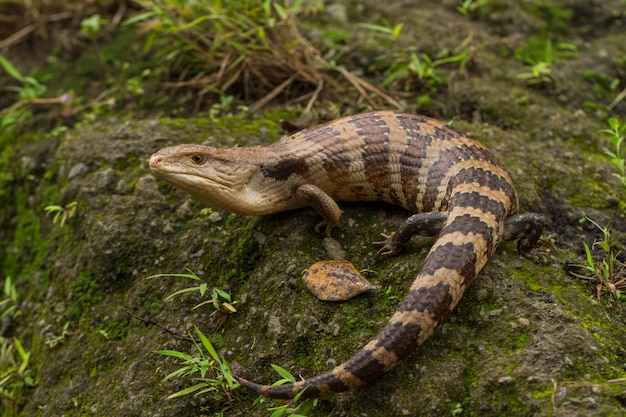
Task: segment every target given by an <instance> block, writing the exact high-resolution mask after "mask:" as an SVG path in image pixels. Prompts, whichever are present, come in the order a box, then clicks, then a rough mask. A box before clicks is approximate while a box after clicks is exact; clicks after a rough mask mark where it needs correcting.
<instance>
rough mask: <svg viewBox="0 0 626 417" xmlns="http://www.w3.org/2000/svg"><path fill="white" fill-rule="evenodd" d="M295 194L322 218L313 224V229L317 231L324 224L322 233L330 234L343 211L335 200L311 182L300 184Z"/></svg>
mask: <svg viewBox="0 0 626 417" xmlns="http://www.w3.org/2000/svg"><path fill="white" fill-rule="evenodd" d="M296 195H297V196H298V197H300V198H302V199H304V200H305V201H306V202H307V203H309V204H310V205H311V207H313V209H315V211H316V212H318V213H319V214H320V215H321V216H322V217H323V218H324V220H322V221H321V222H320V223H319V224H318V225H317V226H315V231H316V232H319V231H320V230H322V227H324V226H326V229H325V230H324V234H325V235H326V236H330V232H331V231H332V230H333V228H334V227H335V226H336V225H337V223H339V219H340V218H341V214H342V213H343V212H342V211H341V209H340V208H339V206H338V205H337V203H336V202H335V200H333V198H332V197H331V196H329V195H328V194H326V193H325V192H324V191H323V190H322V189H321V188H319V187H316V186H315V185H312V184H304V185H300V186H299V187H298V188H296Z"/></svg>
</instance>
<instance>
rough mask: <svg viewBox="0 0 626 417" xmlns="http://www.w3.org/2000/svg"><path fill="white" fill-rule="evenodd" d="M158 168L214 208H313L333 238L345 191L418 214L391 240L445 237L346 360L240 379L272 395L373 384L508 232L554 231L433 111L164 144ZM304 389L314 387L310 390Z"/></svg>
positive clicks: (397, 245)
mask: <svg viewBox="0 0 626 417" xmlns="http://www.w3.org/2000/svg"><path fill="white" fill-rule="evenodd" d="M149 165H150V168H151V170H152V171H153V173H154V174H155V175H156V176H158V177H160V178H161V179H163V180H165V182H167V183H170V184H171V185H174V186H175V187H178V188H180V189H182V190H184V191H186V192H187V193H189V194H190V195H191V196H192V197H193V198H195V199H197V200H199V201H201V202H204V203H206V204H208V205H209V206H212V207H215V208H218V209H223V210H226V211H230V212H233V213H238V214H243V215H270V214H273V213H278V212H281V211H286V210H293V209H298V208H302V207H307V206H311V207H313V208H314V209H315V210H316V211H317V212H318V213H319V214H320V215H321V216H322V218H323V221H322V222H321V223H319V224H318V225H317V227H316V230H317V231H321V230H322V229H323V231H324V233H325V234H326V235H327V236H330V233H331V231H332V230H333V228H334V227H335V226H336V225H337V223H338V222H339V219H340V217H341V214H342V211H341V209H340V208H339V206H338V204H337V201H382V202H387V203H391V204H394V205H398V206H401V207H403V208H405V209H407V210H409V211H410V212H412V213H414V214H412V215H411V216H410V217H408V219H407V220H406V221H405V222H404V223H403V224H402V225H401V226H400V227H399V228H398V230H397V231H396V232H394V233H392V234H390V235H383V237H384V241H382V242H377V244H378V245H379V246H381V247H380V250H379V251H378V252H377V255H378V256H379V257H387V256H393V255H396V254H399V253H400V252H402V251H403V250H404V249H405V248H406V247H407V246H408V245H409V243H410V240H411V237H412V236H413V235H423V236H436V235H438V237H437V239H436V240H435V242H434V244H433V246H432V247H431V249H430V251H429V253H428V255H427V256H426V259H425V261H424V263H423V265H422V268H421V270H420V271H419V273H418V275H417V277H416V278H415V280H414V281H413V283H412V284H411V286H410V288H409V291H408V294H407V295H406V297H405V298H404V299H403V301H402V302H401V303H400V304H399V306H398V307H397V310H396V312H395V313H394V314H393V316H392V317H391V319H390V320H389V321H388V322H387V324H386V325H385V326H384V328H383V329H382V330H381V331H380V333H379V334H378V335H377V336H376V337H375V338H374V339H372V340H371V341H370V342H369V343H367V344H366V345H365V346H364V347H363V348H362V349H361V350H360V351H358V352H357V353H356V354H355V355H354V356H352V358H350V359H349V360H347V361H346V362H344V363H342V364H340V365H338V366H336V367H334V368H333V369H332V370H329V371H327V372H325V373H322V374H319V375H317V376H314V377H312V378H308V379H304V380H301V381H297V382H294V383H289V384H286V385H281V386H268V385H262V384H257V383H255V382H251V381H249V380H247V379H245V378H243V377H241V376H239V375H236V376H235V377H236V379H237V380H238V381H239V382H240V383H241V384H242V385H243V386H245V387H247V388H250V389H252V390H253V391H255V392H256V393H258V394H261V395H264V396H267V397H273V398H283V399H288V398H293V397H295V396H296V395H298V394H299V393H300V398H313V397H322V396H328V395H332V394H335V393H339V392H343V391H347V390H351V389H355V388H357V387H360V386H362V385H364V384H366V383H369V382H371V381H373V380H375V379H376V378H378V377H379V376H381V375H382V374H384V373H386V372H387V371H389V370H390V369H392V368H393V367H394V366H396V365H397V364H398V363H399V362H400V361H401V360H402V359H404V358H405V357H407V356H408V355H409V354H410V353H411V352H413V351H414V350H416V349H417V347H418V346H420V345H421V344H423V343H424V342H425V341H426V340H427V339H428V338H429V337H430V336H431V335H432V334H433V332H434V330H435V328H436V327H437V326H438V325H439V324H441V323H442V322H443V321H444V320H445V319H446V318H447V317H448V316H449V315H450V313H451V312H452V310H453V309H454V307H455V306H456V305H457V304H458V302H459V301H460V299H461V297H462V296H463V294H464V293H465V291H466V290H467V289H468V287H469V286H470V284H471V283H472V282H473V281H474V280H475V278H476V276H477V275H478V273H479V272H480V271H481V270H482V269H483V267H484V266H485V264H486V263H487V260H488V259H489V258H490V257H491V256H492V255H493V253H494V252H495V250H496V247H497V246H498V244H499V243H500V242H501V241H510V240H517V249H518V252H519V253H520V254H522V255H525V254H528V253H529V251H530V250H531V248H532V247H533V246H534V245H535V243H537V241H538V239H539V238H540V236H541V234H542V232H543V229H544V223H545V221H544V219H543V217H542V216H541V215H539V214H536V213H525V214H517V211H518V197H517V193H516V190H515V188H514V186H513V184H512V180H511V177H510V175H509V173H508V172H507V171H506V170H505V169H504V168H503V166H502V165H501V163H500V162H499V161H498V160H497V159H496V157H495V156H494V155H493V154H492V153H491V152H490V151H489V150H488V149H487V148H486V147H484V146H483V145H482V144H481V143H479V142H478V141H476V140H473V139H470V138H469V137H467V136H465V135H463V134H461V133H459V132H457V131H455V130H453V129H452V128H450V127H449V126H447V125H446V124H445V123H443V122H440V121H437V120H435V119H432V118H428V117H426V116H421V115H416V114H409V113H402V112H396V111H373V112H365V113H361V114H357V115H353V116H348V117H344V118H340V119H336V120H332V121H329V122H327V123H324V124H321V125H317V126H314V127H310V128H307V129H305V130H302V131H300V132H297V133H295V134H292V135H291V136H285V137H283V138H282V139H281V140H279V141H277V142H275V143H273V144H270V145H267V146H249V147H235V148H215V147H210V146H204V145H197V144H184V145H177V146H172V147H167V148H164V149H161V150H159V151H157V152H156V153H154V154H153V155H152V156H151V158H150V162H149ZM302 391H304V392H302Z"/></svg>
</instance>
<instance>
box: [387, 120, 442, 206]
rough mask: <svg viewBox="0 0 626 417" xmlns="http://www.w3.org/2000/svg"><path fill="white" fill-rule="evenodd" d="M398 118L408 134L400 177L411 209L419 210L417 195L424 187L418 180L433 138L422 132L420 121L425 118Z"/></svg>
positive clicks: (401, 160)
mask: <svg viewBox="0 0 626 417" xmlns="http://www.w3.org/2000/svg"><path fill="white" fill-rule="evenodd" d="M396 118H397V120H398V123H399V125H400V126H401V127H402V129H404V132H405V134H406V147H405V150H404V153H403V154H402V155H400V178H401V181H402V189H403V192H404V198H405V200H406V202H407V205H408V207H407V208H408V209H409V210H412V211H418V207H417V196H418V195H419V192H420V187H422V186H421V185H420V183H419V181H418V178H419V170H420V169H421V168H422V164H423V162H424V159H425V158H426V150H427V148H428V147H430V146H432V142H433V138H432V136H430V135H428V134H424V133H423V132H422V129H421V126H420V123H423V122H425V121H426V119H425V118H420V117H410V116H409V115H406V114H398V115H396Z"/></svg>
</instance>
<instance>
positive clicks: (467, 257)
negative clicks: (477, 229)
mask: <svg viewBox="0 0 626 417" xmlns="http://www.w3.org/2000/svg"><path fill="white" fill-rule="evenodd" d="M446 231H447V228H446V230H444V233H445V232H446ZM441 267H445V268H447V269H453V270H455V271H457V272H458V273H459V274H460V275H461V276H462V277H465V278H470V279H473V278H474V275H476V254H475V253H474V244H473V243H472V242H465V243H459V244H454V243H452V242H447V243H445V244H443V245H440V246H437V247H436V248H435V249H433V251H432V252H431V253H430V254H429V255H428V258H427V259H426V262H424V266H423V267H422V270H421V271H420V273H422V274H426V275H432V274H434V273H435V271H436V270H437V269H439V268H441Z"/></svg>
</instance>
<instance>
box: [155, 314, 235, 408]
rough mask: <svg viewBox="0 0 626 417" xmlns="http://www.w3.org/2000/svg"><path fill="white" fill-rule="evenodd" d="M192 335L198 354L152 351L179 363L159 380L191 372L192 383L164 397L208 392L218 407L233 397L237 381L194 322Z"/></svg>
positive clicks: (223, 405) (226, 362)
mask: <svg viewBox="0 0 626 417" xmlns="http://www.w3.org/2000/svg"><path fill="white" fill-rule="evenodd" d="M194 329H195V332H196V335H197V336H198V338H199V339H200V342H199V343H198V342H197V341H196V339H195V338H194V337H193V336H192V335H190V337H191V340H192V341H193V344H194V346H195V348H196V352H197V353H198V355H199V357H196V356H191V355H189V354H186V353H183V352H179V351H175V350H157V351H155V352H154V353H158V354H159V355H165V356H171V357H174V358H177V359H179V360H180V364H181V365H183V366H182V367H181V368H179V369H178V370H176V371H174V372H172V373H170V374H168V375H167V376H166V377H165V378H164V379H163V381H167V380H168V379H172V378H178V377H188V376H192V381H194V382H196V384H195V385H193V386H191V387H188V388H185V389H183V390H181V391H178V392H175V393H174V394H171V395H170V396H169V397H168V398H176V397H181V396H184V395H189V394H194V395H196V396H199V395H203V394H208V395H209V396H210V397H211V398H212V399H213V400H214V401H216V402H217V403H218V404H220V405H221V407H222V408H223V407H225V406H228V405H229V404H230V403H232V401H233V400H234V397H233V391H234V390H235V389H237V388H238V387H239V383H238V382H237V381H236V380H235V378H233V376H232V374H231V372H230V367H229V365H228V361H226V359H224V358H220V357H219V356H218V354H217V352H216V350H215V348H214V347H213V345H212V344H211V342H210V341H209V339H208V338H207V337H206V336H205V335H204V334H203V333H202V332H201V331H200V329H198V328H197V327H195V326H194ZM207 354H208V355H207Z"/></svg>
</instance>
